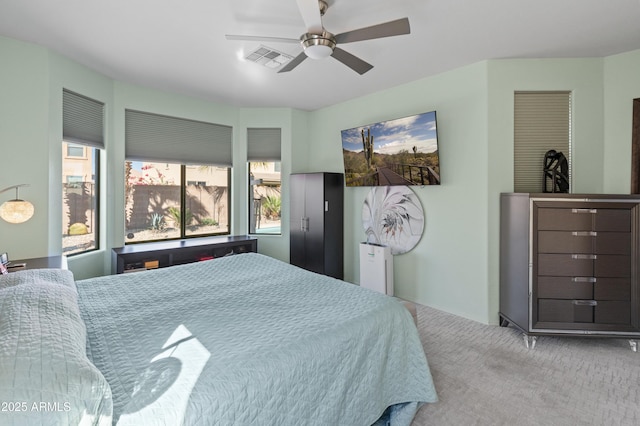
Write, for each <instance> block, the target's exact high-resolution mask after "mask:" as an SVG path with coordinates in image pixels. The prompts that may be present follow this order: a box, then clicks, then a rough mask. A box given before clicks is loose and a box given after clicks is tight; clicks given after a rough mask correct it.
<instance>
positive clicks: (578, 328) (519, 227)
mask: <svg viewBox="0 0 640 426" xmlns="http://www.w3.org/2000/svg"><path fill="white" fill-rule="evenodd" d="M500 203H501V204H500V209H501V210H500V325H502V326H508V325H510V324H511V325H513V326H515V327H517V328H519V329H520V330H521V331H523V333H524V337H525V343H526V344H527V346H528V347H530V348H533V347H534V345H535V342H536V338H537V336H539V335H579V336H598V337H617V338H626V339H629V343H630V345H631V349H632V350H634V351H637V339H639V338H640V313H639V312H640V277H639V275H638V274H639V272H640V269H639V260H640V196H636V195H609V194H607V195H603V194H528V193H508V194H502V195H501V200H500Z"/></svg>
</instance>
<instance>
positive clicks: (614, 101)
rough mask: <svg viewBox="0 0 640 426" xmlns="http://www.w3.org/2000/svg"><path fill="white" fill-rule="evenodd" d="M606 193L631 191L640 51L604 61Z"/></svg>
mask: <svg viewBox="0 0 640 426" xmlns="http://www.w3.org/2000/svg"><path fill="white" fill-rule="evenodd" d="M604 64H605V65H604V66H605V80H604V92H605V97H604V114H605V116H604V117H605V119H604V123H605V129H604V135H605V137H604V140H605V141H606V142H607V143H606V144H605V150H604V168H605V182H604V190H605V192H621V193H626V194H628V193H629V192H630V191H631V126H632V117H633V115H632V112H633V99H636V98H640V78H638V75H639V73H640V50H636V51H633V52H628V53H623V54H620V55H615V56H610V57H608V58H605V60H604Z"/></svg>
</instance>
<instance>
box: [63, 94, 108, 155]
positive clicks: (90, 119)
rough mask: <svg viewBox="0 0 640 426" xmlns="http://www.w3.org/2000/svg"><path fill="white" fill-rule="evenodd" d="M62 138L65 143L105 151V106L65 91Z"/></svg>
mask: <svg viewBox="0 0 640 426" xmlns="http://www.w3.org/2000/svg"><path fill="white" fill-rule="evenodd" d="M62 138H63V140H64V141H65V142H71V143H76V144H79V145H87V146H92V147H94V148H102V149H104V104H103V103H102V102H98V101H96V100H93V99H90V98H87V97H86V96H83V95H80V94H78V93H75V92H72V91H70V90H67V89H63V90H62Z"/></svg>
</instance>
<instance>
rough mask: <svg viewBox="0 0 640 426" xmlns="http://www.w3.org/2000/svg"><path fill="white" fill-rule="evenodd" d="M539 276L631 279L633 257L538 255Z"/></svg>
mask: <svg viewBox="0 0 640 426" xmlns="http://www.w3.org/2000/svg"><path fill="white" fill-rule="evenodd" d="M538 275H542V276H557V277H621V278H624V277H630V276H631V256H619V255H610V254H601V255H591V254H549V253H540V254H538Z"/></svg>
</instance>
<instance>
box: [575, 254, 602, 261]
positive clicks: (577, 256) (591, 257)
mask: <svg viewBox="0 0 640 426" xmlns="http://www.w3.org/2000/svg"><path fill="white" fill-rule="evenodd" d="M571 258H572V259H577V260H596V259H597V258H598V255H596V254H572V255H571Z"/></svg>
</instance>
